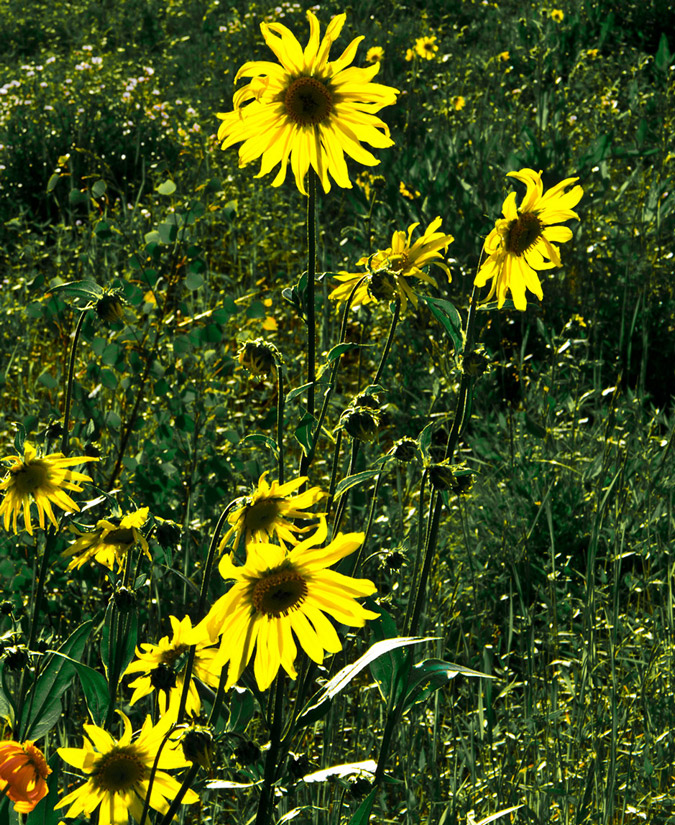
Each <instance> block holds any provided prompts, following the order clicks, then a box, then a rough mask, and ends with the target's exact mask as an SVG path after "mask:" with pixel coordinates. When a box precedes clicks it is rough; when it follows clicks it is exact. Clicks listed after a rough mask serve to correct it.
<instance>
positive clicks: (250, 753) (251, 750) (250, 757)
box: [234, 739, 260, 765]
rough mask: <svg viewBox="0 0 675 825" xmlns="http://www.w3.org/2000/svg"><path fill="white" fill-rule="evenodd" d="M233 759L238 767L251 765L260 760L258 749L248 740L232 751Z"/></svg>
mask: <svg viewBox="0 0 675 825" xmlns="http://www.w3.org/2000/svg"><path fill="white" fill-rule="evenodd" d="M234 757H235V759H236V760H237V762H239V764H240V765H252V764H253V763H254V762H257V761H258V759H260V748H259V747H258V746H257V745H256V744H255V742H251V741H250V740H248V739H245V740H244V741H243V742H240V743H239V744H238V745H237V747H236V748H235V749H234Z"/></svg>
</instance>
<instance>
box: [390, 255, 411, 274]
mask: <svg viewBox="0 0 675 825" xmlns="http://www.w3.org/2000/svg"><path fill="white" fill-rule="evenodd" d="M387 264H388V266H389V269H391V270H393V271H394V272H403V270H404V269H405V268H406V267H407V266H408V255H407V253H405V252H396V253H395V254H393V255H390V256H389V257H388V258H387Z"/></svg>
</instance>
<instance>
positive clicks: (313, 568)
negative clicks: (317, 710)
mask: <svg viewBox="0 0 675 825" xmlns="http://www.w3.org/2000/svg"><path fill="white" fill-rule="evenodd" d="M326 535H327V528H326V522H325V520H322V521H321V523H320V525H319V527H318V529H317V531H316V533H315V534H314V535H312V536H310V537H309V538H307V539H305V540H304V541H302V542H300V543H299V544H297V545H296V546H295V547H294V548H293V549H292V550H290V551H287V550H285V549H284V548H283V547H278V546H277V545H273V544H252V545H250V546H249V548H248V555H247V558H246V564H245V565H244V566H243V567H237V566H235V565H234V564H233V563H232V559H231V557H230V556H229V555H228V556H224V557H223V559H222V560H221V563H220V573H221V575H222V576H223V578H224V579H233V580H234V584H233V586H232V587H231V588H230V590H229V591H228V592H227V593H226V594H225V595H224V596H222V597H221V598H220V599H218V600H217V601H216V602H215V603H214V604H213V607H212V608H211V610H210V611H209V612H208V614H207V615H206V617H205V619H204V620H203V621H204V624H205V626H206V628H207V630H208V632H209V634H210V636H211V638H212V639H216V638H217V637H218V636H221V637H222V647H223V649H224V651H225V653H226V655H227V657H228V658H229V662H230V664H229V668H228V677H227V684H226V687H227V688H229V687H232V685H234V684H235V682H237V680H238V679H239V677H240V676H241V674H242V673H243V672H244V669H245V667H246V665H247V664H248V662H249V660H250V658H251V656H252V654H253V650H254V648H255V650H256V655H255V663H254V666H253V669H254V673H255V678H256V681H257V683H258V687H259V688H260V690H266V689H267V688H268V687H269V686H270V685H271V683H272V681H273V680H274V677H275V676H276V674H277V672H278V670H279V667H283V668H284V670H285V671H286V673H288V675H289V676H290V677H291V679H295V678H296V675H297V673H296V670H295V666H294V662H295V658H296V655H297V646H296V641H295V639H297V641H298V642H299V643H300V645H301V647H302V648H303V650H304V651H305V653H306V654H307V655H308V656H309V657H310V659H313V660H314V661H315V662H318V663H321V662H322V661H323V657H324V651H327V652H328V653H337V652H338V651H339V650H341V649H342V643H341V642H340V638H339V636H338V634H337V632H336V630H335V628H334V627H333V625H332V623H331V622H330V621H329V619H328V618H327V615H326V614H328V615H329V616H332V617H333V618H334V619H336V620H337V621H338V622H341V623H342V624H346V625H349V626H350V627H363V625H364V624H365V623H366V620H367V619H376V618H377V617H378V614H377V613H374V612H373V611H372V610H366V608H364V607H362V606H361V605H360V604H359V603H358V602H357V601H356V598H358V597H361V596H369V595H371V594H372V593H374V592H375V585H374V584H373V583H372V582H371V581H369V580H368V579H353V578H351V577H350V576H344V575H342V574H341V573H337V572H336V571H335V570H328V569H327V568H328V567H330V565H332V564H335V563H336V562H338V561H339V560H340V559H342V558H344V557H345V556H347V555H349V554H350V553H353V552H354V550H356V548H357V547H359V546H360V545H361V543H362V542H363V538H364V534H363V533H347V534H344V535H343V534H342V533H338V535H337V536H336V537H335V538H334V539H333V540H332V541H331V542H330V543H329V544H327V545H326V546H325V547H322V546H321V545H322V544H323V542H324V541H325V539H326ZM294 637H295V638H294Z"/></svg>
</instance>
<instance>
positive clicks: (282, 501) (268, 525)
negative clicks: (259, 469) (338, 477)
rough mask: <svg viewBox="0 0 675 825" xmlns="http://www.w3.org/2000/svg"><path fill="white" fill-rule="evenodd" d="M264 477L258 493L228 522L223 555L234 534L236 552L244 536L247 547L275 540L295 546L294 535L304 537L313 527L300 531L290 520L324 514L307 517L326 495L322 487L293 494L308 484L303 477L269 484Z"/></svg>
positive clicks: (236, 508) (305, 477)
mask: <svg viewBox="0 0 675 825" xmlns="http://www.w3.org/2000/svg"><path fill="white" fill-rule="evenodd" d="M266 475H267V473H263V474H262V475H261V476H260V480H259V481H258V486H257V487H256V489H255V491H254V492H253V493H251V495H250V496H247V497H246V498H245V499H244V501H243V503H242V504H241V505H240V506H239V507H235V509H234V510H232V512H231V513H230V515H229V516H228V518H227V520H228V522H229V523H230V524H231V525H232V526H231V527H230V529H229V530H228V531H227V533H226V534H225V536H224V537H223V540H222V541H221V543H220V550H221V551H223V550H224V549H225V546H226V545H227V542H228V541H229V539H230V536H232V534H235V538H234V545H233V549H234V550H236V549H237V548H238V547H239V542H240V541H241V537H242V536H245V542H244V543H245V545H246V547H248V545H249V544H250V543H251V542H260V541H268V540H269V539H270V537H271V536H275V535H276V537H277V538H278V540H279V541H281V542H288V543H289V544H296V543H297V541H298V539H297V538H296V536H295V535H294V533H305V532H306V531H307V530H309V529H311V527H313V526H314V525H311V527H300V526H299V525H297V524H293V523H292V522H290V521H288V519H307V518H311V519H316V518H318V517H320V516H321V515H322V514H321V513H308V512H307V510H308V509H309V508H310V507H312V505H314V504H316V502H317V501H319V500H320V499H322V498H323V497H324V496H325V495H326V494H325V493H324V492H323V491H322V490H321V488H320V487H310V488H309V489H308V490H305V491H304V493H298V494H297V495H293V493H294V492H295V491H296V490H297V489H298V488H299V487H302V485H303V484H304V483H305V482H306V481H307V476H300V478H296V479H295V480H294V481H287V482H286V483H285V484H279V482H278V481H273V482H272V483H271V484H268V483H267V481H266V479H265V476H266Z"/></svg>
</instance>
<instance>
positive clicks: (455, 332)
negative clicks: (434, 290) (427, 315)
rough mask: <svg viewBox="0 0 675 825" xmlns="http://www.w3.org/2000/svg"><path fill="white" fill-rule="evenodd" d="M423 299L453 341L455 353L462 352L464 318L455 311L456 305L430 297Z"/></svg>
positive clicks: (423, 296) (425, 296)
mask: <svg viewBox="0 0 675 825" xmlns="http://www.w3.org/2000/svg"><path fill="white" fill-rule="evenodd" d="M421 297H422V298H423V299H424V300H425V301H426V303H427V305H428V307H429V309H430V310H431V314H432V315H433V316H434V318H435V319H436V320H437V321H438V322H439V323H440V324H441V326H442V327H443V329H444V330H445V331H446V332H447V333H448V335H449V336H450V338H451V339H452V343H453V344H454V347H455V352H461V351H462V349H463V348H464V334H463V332H462V318H461V316H460V314H459V312H457V310H456V309H455V305H454V304H451V303H450V301H444V300H443V299H442V298H431V297H430V296H429V295H422V296H421Z"/></svg>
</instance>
